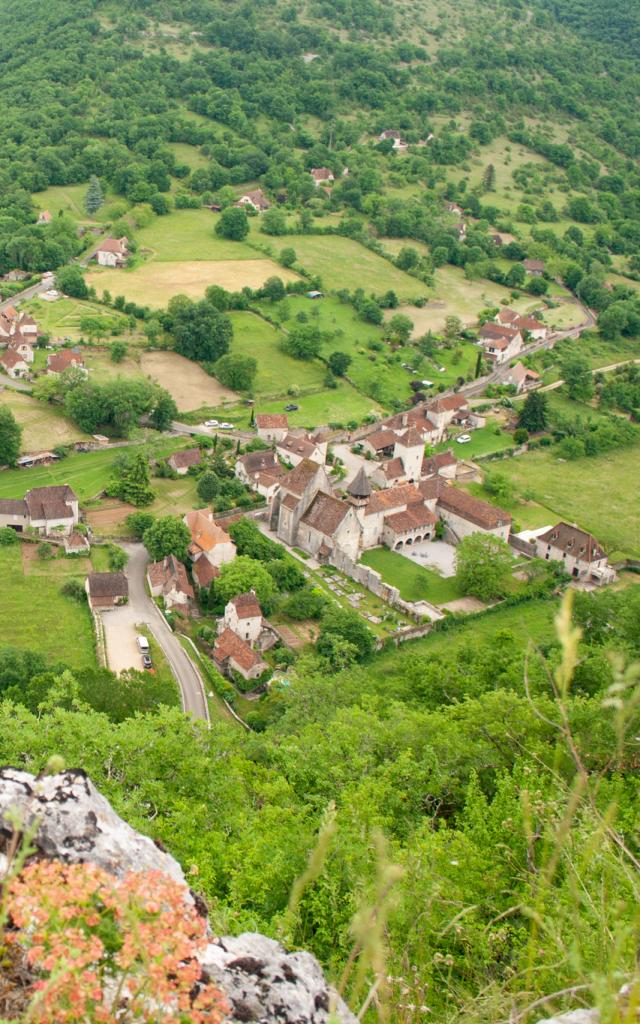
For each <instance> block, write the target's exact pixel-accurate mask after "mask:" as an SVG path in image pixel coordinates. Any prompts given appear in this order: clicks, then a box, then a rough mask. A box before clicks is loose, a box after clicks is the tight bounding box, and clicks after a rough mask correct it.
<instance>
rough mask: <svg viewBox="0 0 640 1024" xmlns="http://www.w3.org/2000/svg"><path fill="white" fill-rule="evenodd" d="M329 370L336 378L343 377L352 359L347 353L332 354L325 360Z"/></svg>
mask: <svg viewBox="0 0 640 1024" xmlns="http://www.w3.org/2000/svg"><path fill="white" fill-rule="evenodd" d="M327 363H328V365H329V369H330V370H331V372H332V373H334V374H335V375H336V377H344V375H345V374H346V372H347V370H348V369H349V367H350V366H351V363H352V359H351V356H350V355H349V354H348V353H347V352H332V353H331V355H330V356H329V358H328V359H327Z"/></svg>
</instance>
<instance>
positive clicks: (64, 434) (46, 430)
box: [0, 388, 88, 491]
mask: <svg viewBox="0 0 640 1024" xmlns="http://www.w3.org/2000/svg"><path fill="white" fill-rule="evenodd" d="M3 405H4V406H6V407H7V408H9V409H10V410H11V412H12V413H13V415H14V416H15V418H16V420H17V422H18V423H19V424H20V426H21V427H22V442H21V445H20V449H21V451H23V452H36V451H43V450H45V449H49V448H55V446H56V445H58V444H71V443H73V442H74V441H82V440H85V439H86V438H87V436H88V435H87V434H84V433H83V432H82V431H81V430H79V429H78V427H76V426H75V424H73V423H72V422H71V420H68V419H67V418H66V416H65V415H64V413H63V412H62V410H61V409H60V408H57V407H56V406H53V405H49V404H48V403H45V402H39V401H38V400H37V399H35V398H31V397H30V395H25V394H23V393H22V392H21V391H12V389H11V388H5V389H4V391H2V392H0V406H3ZM6 476H7V474H6V473H3V474H2V475H1V476H0V491H1V490H2V485H3V484H4V480H5V478H6Z"/></svg>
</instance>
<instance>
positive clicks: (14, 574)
mask: <svg viewBox="0 0 640 1024" xmlns="http://www.w3.org/2000/svg"><path fill="white" fill-rule="evenodd" d="M28 549H32V550H28ZM33 555H35V545H26V544H24V545H23V544H14V545H12V546H11V547H4V548H0V577H1V578H2V580H3V591H2V613H3V614H2V615H1V616H0V647H2V646H8V647H18V648H28V649H30V650H33V651H38V653H40V654H43V655H44V656H45V657H46V658H48V659H50V660H51V661H53V662H56V661H62V662H65V663H66V664H68V665H70V666H71V667H72V668H85V667H88V666H92V665H95V650H94V638H93V628H92V624H91V615H90V612H89V608H88V606H87V605H86V604H81V603H80V602H79V601H75V600H73V599H72V598H70V597H65V596H64V595H63V594H61V593H60V587H61V586H62V584H63V583H64V582H65V581H66V580H68V579H78V580H81V581H82V582H84V580H85V578H86V573H87V570H88V560H87V559H79V560H75V559H70V558H64V557H62V558H56V559H53V560H51V561H46V562H38V561H33V560H32V556H33ZM36 558H37V556H36ZM25 570H26V571H25Z"/></svg>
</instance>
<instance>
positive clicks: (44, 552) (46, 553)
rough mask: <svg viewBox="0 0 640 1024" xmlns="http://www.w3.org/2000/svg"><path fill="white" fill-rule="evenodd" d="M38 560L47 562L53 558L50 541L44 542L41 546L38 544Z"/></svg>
mask: <svg viewBox="0 0 640 1024" xmlns="http://www.w3.org/2000/svg"><path fill="white" fill-rule="evenodd" d="M37 550H38V558H41V559H42V561H43V562H44V561H46V560H47V559H48V558H53V546H52V545H51V544H49V542H48V541H46V540H43V541H42V543H41V544H38V549H37Z"/></svg>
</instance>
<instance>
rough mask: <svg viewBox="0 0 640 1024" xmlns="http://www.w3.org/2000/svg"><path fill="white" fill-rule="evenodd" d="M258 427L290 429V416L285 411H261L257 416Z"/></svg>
mask: <svg viewBox="0 0 640 1024" xmlns="http://www.w3.org/2000/svg"><path fill="white" fill-rule="evenodd" d="M256 427H258V429H262V430H264V429H269V428H270V427H277V428H278V429H283V428H284V429H285V430H288V428H289V418H288V417H287V416H286V415H285V414H284V413H283V412H273V413H271V412H260V413H258V414H257V416H256Z"/></svg>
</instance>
